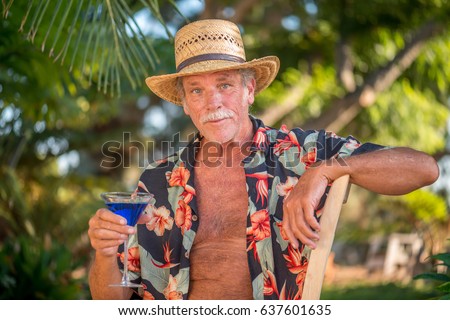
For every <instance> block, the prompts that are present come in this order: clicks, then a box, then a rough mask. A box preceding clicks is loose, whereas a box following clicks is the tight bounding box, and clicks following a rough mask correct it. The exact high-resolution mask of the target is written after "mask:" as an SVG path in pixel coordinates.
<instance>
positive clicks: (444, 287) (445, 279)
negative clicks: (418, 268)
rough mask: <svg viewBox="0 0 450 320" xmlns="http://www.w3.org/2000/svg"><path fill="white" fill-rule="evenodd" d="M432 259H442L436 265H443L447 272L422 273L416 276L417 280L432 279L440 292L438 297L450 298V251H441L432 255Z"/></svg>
mask: <svg viewBox="0 0 450 320" xmlns="http://www.w3.org/2000/svg"><path fill="white" fill-rule="evenodd" d="M431 259H433V260H438V261H442V263H439V264H437V265H436V266H435V268H436V267H437V266H443V267H445V269H446V272H445V273H444V272H438V271H437V270H435V271H434V272H427V273H422V274H419V275H417V276H415V277H414V279H415V280H419V279H423V280H429V281H432V282H433V283H434V284H435V287H436V290H438V291H439V292H440V294H439V295H437V296H436V298H438V299H444V300H450V252H445V253H440V254H436V255H433V256H431Z"/></svg>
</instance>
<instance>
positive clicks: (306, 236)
mask: <svg viewBox="0 0 450 320" xmlns="http://www.w3.org/2000/svg"><path fill="white" fill-rule="evenodd" d="M291 220H293V221H294V222H292V221H291V228H292V233H293V234H294V236H295V237H296V238H297V239H298V240H300V242H302V243H303V244H305V245H307V246H309V247H310V248H312V249H315V248H316V243H315V241H317V239H318V235H317V233H315V232H314V231H313V230H312V229H311V228H310V227H309V225H308V224H306V222H305V220H304V212H303V210H302V208H301V207H298V208H297V211H296V212H295V214H294V218H293V219H291Z"/></svg>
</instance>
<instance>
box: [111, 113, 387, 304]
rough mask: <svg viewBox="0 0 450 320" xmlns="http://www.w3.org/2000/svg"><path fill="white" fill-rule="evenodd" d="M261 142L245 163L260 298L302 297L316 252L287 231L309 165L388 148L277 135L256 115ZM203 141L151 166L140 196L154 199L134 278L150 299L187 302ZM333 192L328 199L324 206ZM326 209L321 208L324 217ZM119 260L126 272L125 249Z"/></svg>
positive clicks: (250, 243) (252, 266)
mask: <svg viewBox="0 0 450 320" xmlns="http://www.w3.org/2000/svg"><path fill="white" fill-rule="evenodd" d="M250 118H251V120H252V122H253V127H254V132H255V134H254V138H253V143H252V145H251V148H250V149H251V152H250V155H249V156H248V157H247V158H245V159H244V161H243V162H244V170H245V175H246V183H247V190H248V196H249V203H248V211H247V253H248V254H247V257H248V266H249V271H250V275H251V280H252V287H253V298H254V299H301V297H302V290H303V282H304V279H305V275H306V268H307V265H308V256H309V255H308V251H309V249H308V247H305V246H304V245H302V246H300V248H299V249H294V248H293V247H292V246H291V245H290V244H289V242H288V241H287V240H286V237H285V235H284V233H283V230H282V227H281V226H282V220H283V199H284V197H285V196H287V195H288V194H289V192H290V191H291V190H292V188H293V187H294V186H295V184H296V183H297V181H298V179H299V177H300V176H301V175H302V174H303V173H304V172H305V170H308V167H309V166H310V165H311V164H313V163H315V162H317V161H321V160H325V159H330V158H333V157H334V158H337V157H341V158H344V157H348V156H350V155H352V154H353V155H356V154H360V153H363V152H367V151H372V150H377V149H380V148H382V147H381V146H379V145H375V144H371V143H365V144H360V143H359V142H358V141H357V140H356V139H354V138H353V137H351V136H349V137H347V138H342V137H338V136H336V135H335V134H333V133H331V132H325V131H323V130H322V131H313V130H309V131H303V130H302V129H299V128H296V129H293V130H288V129H287V128H286V127H285V126H282V127H281V129H279V130H277V129H274V128H270V127H267V126H265V125H264V124H263V123H262V122H261V121H260V120H258V119H256V118H253V117H252V116H250ZM199 145H200V136H199V135H197V137H196V138H195V139H194V140H193V141H191V142H190V143H189V144H188V145H187V146H186V147H184V148H182V149H181V150H180V152H178V153H175V154H173V155H171V156H169V157H168V158H166V159H163V160H160V161H158V162H157V163H154V164H152V165H150V166H149V167H148V168H147V169H146V170H145V171H144V172H143V173H142V175H141V177H140V180H139V184H138V190H139V191H144V192H150V193H152V194H153V195H154V198H153V200H152V201H151V203H150V204H149V205H148V206H147V208H146V211H145V214H147V215H150V217H151V219H150V221H149V222H147V223H146V224H140V225H137V233H136V234H135V235H134V236H132V237H131V239H130V242H129V244H130V245H129V250H128V252H129V255H128V266H129V273H130V278H131V279H133V281H134V282H138V283H142V284H143V290H142V291H141V292H140V293H139V294H140V295H141V296H142V298H143V299H187V296H188V291H189V265H190V264H189V252H190V250H191V248H192V244H193V243H194V238H195V234H196V231H197V229H198V226H199V223H201V217H199V216H198V210H197V204H196V194H195V185H194V161H195V154H196V152H197V151H198V150H199ZM325 197H326V193H325V195H324V197H323V198H322V204H321V206H323V203H324V200H325ZM321 206H319V208H318V209H317V212H316V214H319V211H320V209H321ZM118 262H119V265H120V267H121V268H122V267H123V248H122V247H121V248H120V249H119V253H118Z"/></svg>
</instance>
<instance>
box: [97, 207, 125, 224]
mask: <svg viewBox="0 0 450 320" xmlns="http://www.w3.org/2000/svg"><path fill="white" fill-rule="evenodd" d="M96 216H98V217H99V218H100V220H104V221H110V222H113V223H116V224H120V225H126V224H127V220H126V219H125V218H124V217H121V216H119V215H118V214H115V213H114V212H112V211H110V210H108V209H105V208H101V209H98V210H97V212H96Z"/></svg>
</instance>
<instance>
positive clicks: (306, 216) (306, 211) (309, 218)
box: [303, 206, 320, 240]
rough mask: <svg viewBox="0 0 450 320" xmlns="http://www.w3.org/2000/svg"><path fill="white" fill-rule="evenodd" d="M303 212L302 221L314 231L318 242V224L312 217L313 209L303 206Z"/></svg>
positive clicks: (314, 217) (313, 216)
mask: <svg viewBox="0 0 450 320" xmlns="http://www.w3.org/2000/svg"><path fill="white" fill-rule="evenodd" d="M303 211H304V215H303V216H304V219H305V222H306V224H307V225H308V226H309V227H310V228H311V229H312V230H314V231H315V233H316V235H317V240H319V238H318V237H319V235H318V232H319V231H320V224H319V222H318V221H317V219H316V216H315V215H314V208H313V207H312V206H304V207H303Z"/></svg>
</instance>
